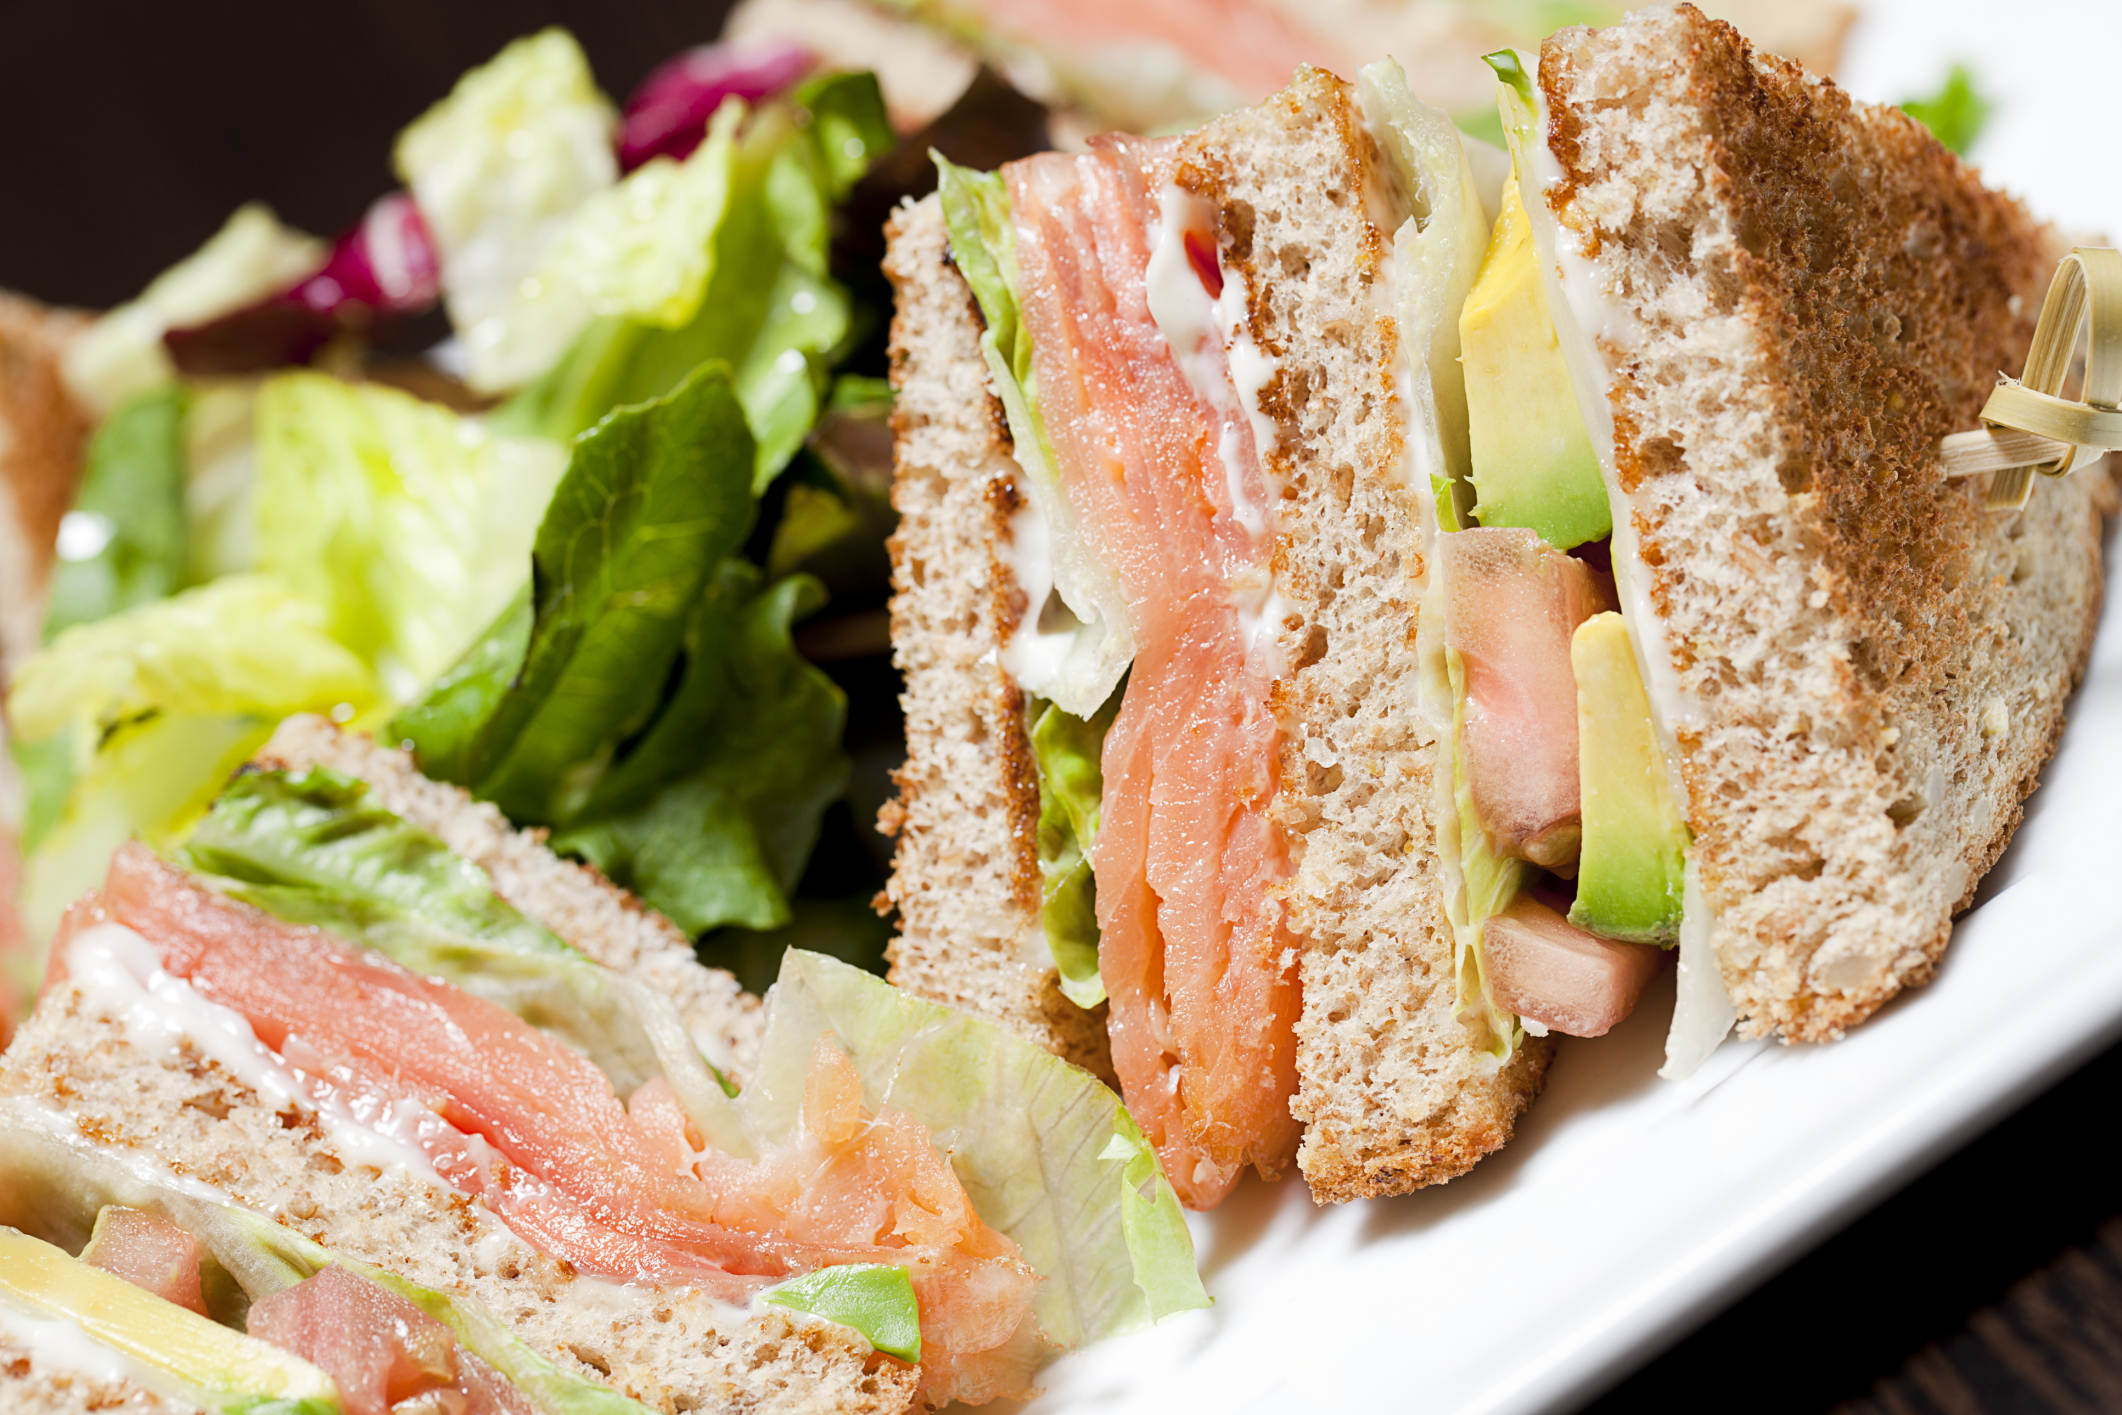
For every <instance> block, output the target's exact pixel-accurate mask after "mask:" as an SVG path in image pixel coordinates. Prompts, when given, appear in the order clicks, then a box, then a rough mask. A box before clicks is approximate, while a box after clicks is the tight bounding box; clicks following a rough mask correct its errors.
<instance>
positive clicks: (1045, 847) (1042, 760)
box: [1026, 681, 1127, 1008]
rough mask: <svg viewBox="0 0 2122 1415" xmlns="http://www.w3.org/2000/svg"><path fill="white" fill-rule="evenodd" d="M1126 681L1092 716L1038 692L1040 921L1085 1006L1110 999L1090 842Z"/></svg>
mask: <svg viewBox="0 0 2122 1415" xmlns="http://www.w3.org/2000/svg"><path fill="white" fill-rule="evenodd" d="M1126 691H1127V689H1126V684H1125V682H1124V681H1123V683H1122V685H1121V686H1120V687H1118V688H1115V689H1113V695H1112V696H1111V697H1110V698H1107V699H1106V700H1105V705H1104V706H1103V707H1101V708H1099V709H1098V711H1097V712H1096V713H1095V714H1093V715H1092V716H1091V717H1090V718H1089V719H1088V720H1087V721H1086V720H1085V719H1083V718H1080V717H1075V716H1072V715H1071V714H1069V713H1066V712H1063V711H1062V710H1061V709H1060V708H1059V707H1057V706H1055V705H1054V704H1052V703H1042V702H1040V701H1039V700H1038V699H1037V698H1033V699H1032V700H1031V702H1030V704H1029V705H1028V706H1027V711H1026V716H1027V717H1029V718H1030V719H1031V724H1032V725H1031V747H1032V761H1033V764H1034V766H1035V767H1036V769H1037V771H1038V774H1039V876H1040V880H1041V884H1040V891H1039V924H1040V926H1041V928H1043V929H1044V930H1045V932H1046V946H1047V949H1048V950H1049V951H1050V952H1052V954H1053V955H1054V966H1055V968H1057V969H1058V970H1059V971H1060V974H1061V992H1062V995H1063V996H1065V997H1067V998H1068V1000H1069V1001H1070V1002H1073V1003H1075V1004H1076V1006H1078V1007H1082V1008H1091V1007H1096V1006H1097V1005H1098V1004H1099V1003H1101V1002H1103V1001H1105V982H1104V980H1103V979H1102V978H1100V977H1099V975H1098V886H1097V882H1096V880H1095V879H1094V878H1093V877H1092V874H1091V865H1090V851H1091V846H1092V845H1094V844H1096V843H1097V840H1098V813H1099V807H1100V806H1101V805H1102V804H1103V802H1104V799H1105V772H1104V769H1103V767H1102V766H1101V764H1100V763H1101V758H1102V756H1103V753H1104V750H1105V734H1106V732H1107V731H1108V730H1110V729H1111V727H1112V725H1113V719H1114V718H1115V717H1116V716H1118V715H1119V712H1120V700H1121V697H1122V695H1123V694H1125V692H1126Z"/></svg>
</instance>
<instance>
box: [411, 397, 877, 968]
mask: <svg viewBox="0 0 2122 1415" xmlns="http://www.w3.org/2000/svg"><path fill="white" fill-rule="evenodd" d="M751 468H752V455H751V443H750V440H749V436H748V433H747V431H746V428H745V424H744V418H743V413H742V411H741V409H740V408H739V407H738V405H737V402H736V398H735V394H734V390H733V388H732V385H731V380H730V376H729V372H728V369H727V367H726V366H724V365H720V364H709V365H706V366H703V368H702V369H700V370H699V371H697V372H696V373H695V374H694V375H693V377H692V378H691V379H689V380H688V381H687V382H686V383H685V384H683V385H682V386H681V387H680V388H679V389H678V390H677V391H676V392H674V393H672V394H670V395H669V396H668V397H666V398H663V399H659V400H657V401H656V402H653V403H648V404H644V405H641V406H639V407H635V408H629V409H624V410H621V411H620V412H618V413H615V414H613V415H612V416H611V417H610V418H608V419H606V420H605V421H604V422H603V423H601V424H599V425H598V427H597V428H596V429H595V430H593V431H592V432H590V433H588V434H587V435H585V436H584V437H583V438H581V439H580V440H579V441H578V442H577V443H576V445H575V455H574V461H573V463H572V465H571V466H570V468H569V471H568V474H567V477H566V480H565V481H564V482H563V484H562V486H561V489H560V491H559V493H558V494H557V495H556V496H555V497H554V500H553V505H552V508H551V510H550V511H549V512H548V514H547V517H546V520H545V524H544V525H543V526H542V527H541V528H540V530H539V533H538V541H537V548H536V550H535V551H534V554H533V563H534V576H533V581H534V586H535V593H534V594H533V595H531V596H526V597H522V598H519V599H518V601H517V602H516V603H515V604H513V605H512V606H510V608H509V609H508V610H507V611H505V612H504V613H503V615H502V617H501V618H500V619H499V620H497V621H496V622H495V624H494V625H493V627H492V628H491V629H490V630H489V631H488V633H487V634H486V635H485V636H484V637H483V638H482V639H481V640H480V641H479V642H478V643H477V644H475V645H474V646H473V648H472V650H471V651H470V652H469V653H468V654H467V655H466V656H465V657H464V658H463V659H462V660H461V661H460V662H459V664H458V665H457V666H456V667H455V668H454V669H452V670H451V671H450V672H449V673H447V674H445V675H443V677H442V678H441V680H440V681H439V682H438V683H437V684H436V686H435V688H434V689H433V691H432V692H430V694H429V695H428V697H427V699H426V700H425V701H423V702H422V703H421V704H420V705H419V706H418V707H416V708H414V709H412V710H410V711H407V712H405V713H402V714H400V716H399V717H398V718H397V720H396V721H395V722H394V723H393V725H392V729H391V731H392V735H393V736H395V737H397V738H400V739H402V740H404V741H406V742H409V743H411V744H412V747H413V749H414V750H415V751H417V752H418V754H419V756H420V761H421V765H422V769H423V770H425V771H427V772H428V773H429V774H430V775H435V776H439V777H441V778H443V779H446V780H454V781H457V782H459V783H460V784H463V785H467V786H469V787H470V788H471V789H472V790H473V791H474V792H475V793H476V794H478V795H480V796H483V797H485V798H487V799H489V800H492V801H494V802H495V803H496V804H497V805H499V806H500V807H501V808H502V809H503V810H504V811H506V812H507V813H508V814H509V815H510V816H511V817H513V818H515V819H517V820H519V821H531V822H536V823H538V824H543V825H548V826H553V827H557V828H558V829H559V833H558V834H557V835H556V836H555V838H554V841H553V843H554V845H555V847H556V848H558V849H562V850H565V851H569V852H572V853H576V854H579V855H581V856H583V857H584V858H587V859H589V860H590V861H592V862H593V863H595V864H596V865H598V866H599V867H600V868H601V869H603V870H604V871H605V872H606V873H607V874H608V875H610V876H611V877H612V878H613V879H614V880H616V881H618V882H619V883H620V884H622V885H625V886H627V887H629V888H631V889H633V890H634V891H635V892H636V893H637V894H639V895H641V896H642V897H643V898H644V899H646V900H647V901H648V902H649V903H651V904H653V905H654V906H655V907H657V908H658V909H661V910H663V911H664V912H665V913H666V914H668V915H670V917H671V918H672V919H674V920H675V921H676V922H677V923H678V924H679V925H680V926H681V927H683V928H685V929H687V930H689V931H693V932H699V931H702V930H705V929H710V928H715V927H719V926H721V925H724V924H742V925H747V926H750V927H753V928H758V929H772V928H777V927H779V926H781V925H784V924H786V923H787V922H788V921H789V917H790V915H789V904H788V897H787V896H788V892H789V891H790V890H791V889H793V888H794V887H795V883H796V880H797V878H798V877H799V876H800V875H801V874H802V871H803V865H804V862H805V860H806V859H807V858H808V856H809V854H810V849H811V846H812V845H813V844H814V843H815V841H816V839H817V835H818V828H819V822H820V819H821V818H822V816H823V814H824V811H825V808H826V807H827V806H828V805H829V804H831V802H832V801H834V800H835V799H837V798H838V796H839V795H840V792H841V790H842V789H843V787H844V785H845V781H846V773H847V764H846V758H845V757H844V756H843V755H842V754H841V752H840V746H839V743H840V730H841V725H842V721H843V719H844V717H845V713H846V701H845V698H844V697H843V696H842V694H841V692H840V690H839V689H838V688H837V687H835V686H834V684H833V683H832V680H831V679H829V678H827V677H826V676H825V675H824V674H823V673H822V672H820V671H819V670H818V669H816V668H814V667H812V666H811V665H810V664H808V663H806V662H805V661H804V660H803V659H802V658H801V657H799V656H798V655H797V654H796V652H795V650H794V647H793V646H792V644H791V642H790V639H789V627H790V625H791V624H792V623H793V622H794V621H795V620H796V619H798V618H800V617H802V616H803V615H805V614H808V613H810V612H812V611H814V610H815V609H816V608H817V607H818V606H819V605H820V604H822V603H823V601H824V593H823V590H822V589H821V588H820V586H819V585H818V583H817V581H815V580H813V579H811V578H810V577H808V576H801V575H799V576H791V577H789V578H787V579H785V580H783V581H781V582H780V583H778V584H776V585H774V586H772V587H771V588H769V589H767V590H765V591H764V592H763V593H762V592H761V591H760V588H759V572H758V571H757V570H756V569H754V568H753V567H752V566H750V565H748V564H745V563H744V562H743V561H741V560H737V559H734V558H732V553H733V552H734V551H735V549H736V548H737V545H738V544H739V543H740V542H741V541H742V539H743V537H744V535H745V534H746V532H747V531H748V529H749V527H750V524H751V518H752V512H753V506H752V499H751Z"/></svg>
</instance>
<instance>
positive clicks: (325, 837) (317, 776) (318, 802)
mask: <svg viewBox="0 0 2122 1415" xmlns="http://www.w3.org/2000/svg"><path fill="white" fill-rule="evenodd" d="M173 853H174V854H175V857H176V858H177V859H178V860H179V861H180V862H181V863H183V864H185V865H187V866H188V867H190V868H192V869H194V870H198V871H200V872H202V873H205V874H208V875H213V876H216V877H218V882H219V883H220V884H221V887H222V888H223V889H225V890H226V892H227V893H229V894H231V895H232V896H234V897H236V898H238V899H243V900H246V901H247V902H249V903H252V904H255V905H257V906H259V907H260V908H262V909H264V910H266V911H267V912H268V913H271V914H274V915H277V916H278V917H280V918H283V919H287V920H289V921H291V922H295V923H304V924H316V925H319V926H321V927H323V928H327V929H330V930H332V931H333V932H334V933H337V934H340V935H342V936H343V937H346V938H349V939H352V940H354V941H355V942H357V943H361V944H365V945H366V946H368V947H370V948H374V949H376V950H377V951H379V952H381V953H383V954H385V955H387V956H389V957H390V958H393V959H395V960H396V961H397V962H399V963H401V964H403V965H404V966H405V967H407V968H409V969H411V970H412V971H413V972H416V973H419V974H422V975H423V976H431V977H440V978H444V979H447V980H448V981H450V982H452V983H455V984H456V985H457V986H459V987H461V988H463V989H464V990H465V991H467V992H470V993H473V994H475V995H477V996H479V997H483V998H485V999H486V1000H488V1001H489V1002H492V1003H495V1004H497V1005H498V1006H501V1007H504V1008H506V1009H508V1010H509V1011H510V1012H513V1013H515V1014H516V1015H517V1016H519V1017H521V1018H523V1019H524V1020H525V1021H527V1022H529V1023H531V1024H532V1025H534V1026H537V1027H540V1028H542V1029H544V1030H545V1031H547V1032H550V1033H552V1034H553V1035H555V1036H557V1037H559V1038H561V1039H562V1040H563V1041H566V1042H568V1043H569V1044H570V1045H572V1046H574V1047H575V1048H576V1049H577V1050H579V1051H581V1052H582V1053H583V1054H584V1055H586V1056H588V1057H589V1058H590V1060H591V1061H593V1062H595V1063H596V1064H597V1066H598V1067H599V1068H600V1069H602V1070H603V1072H604V1073H605V1075H606V1076H608V1077H609V1078H610V1079H611V1082H612V1087H613V1089H614V1090H616V1091H617V1092H618V1093H619V1094H620V1095H627V1094H630V1093H631V1092H632V1091H633V1090H634V1089H635V1088H637V1087H638V1086H640V1085H641V1083H642V1082H644V1081H647V1080H649V1079H650V1078H652V1077H655V1076H658V1075H661V1076H664V1077H665V1078H666V1079H668V1080H669V1081H670V1082H671V1085H672V1087H673V1089H675V1090H676V1091H677V1092H678V1094H679V1097H680V1099H681V1100H682V1101H684V1102H685V1105H686V1110H687V1112H688V1113H689V1114H691V1115H692V1117H693V1120H694V1123H695V1124H697V1125H698V1126H699V1127H700V1128H701V1130H702V1131H704V1132H705V1133H707V1134H709V1135H711V1136H714V1137H716V1139H717V1141H718V1143H721V1144H722V1145H723V1147H724V1148H725V1149H730V1150H731V1152H732V1153H739V1154H742V1153H748V1152H749V1151H748V1149H747V1147H746V1142H745V1141H744V1138H743V1133H744V1132H743V1129H742V1126H741V1124H739V1123H737V1122H736V1120H735V1112H734V1111H732V1110H731V1109H730V1107H729V1106H728V1105H727V1103H726V1102H727V1098H728V1095H729V1091H728V1089H727V1087H728V1083H727V1081H725V1080H724V1079H723V1077H722V1075H721V1073H719V1072H717V1071H715V1070H714V1068H713V1067H712V1066H710V1065H708V1063H707V1062H706V1061H704V1060H703V1059H701V1057H700V1056H699V1053H698V1051H697V1049H696V1048H695V1047H694V1046H693V1044H692V1042H691V1041H690V1039H688V1038H686V1037H685V1035H684V1030H683V1023H682V1022H681V1021H680V1020H679V1018H678V1014H677V1012H676V1009H675V1008H673V1007H672V1006H671V1004H670V1003H669V1001H668V1000H667V999H665V998H662V997H661V996H659V995H657V994H655V993H653V992H651V991H650V990H649V989H647V988H646V987H644V986H642V985H640V984H639V983H636V982H635V981H633V980H632V979H630V978H628V977H626V976H625V975H623V974H620V973H616V972H613V971H612V970H610V969H608V968H604V967H601V966H599V965H598V964H597V963H595V962H594V961H593V960H591V959H590V958H589V957H588V956H587V955H586V954H584V953H582V952H580V951H579V950H578V949H576V948H575V947H573V946H572V945H571V944H568V943H567V942H565V941H564V940H562V939H561V938H560V937H559V936H558V935H556V934H554V933H552V932H551V931H549V930H547V929H546V928H544V927H543V926H542V925H540V924H537V923H535V922H533V921H532V920H530V919H527V918H525V917H524V916H523V915H522V914H520V913H518V912H517V911H516V909H515V908H514V907H512V906H511V905H510V904H508V903H507V901H505V900H503V899H501V898H500V897H499V896H497V895H496V894H495V893H494V892H493V887H492V883H491V881H490V880H489V879H488V878H487V876H486V873H485V871H483V870H481V869H480V868H479V867H478V866H476V865H474V864H472V863H471V862H470V861H468V860H465V859H463V858H462V857H460V856H458V855H456V854H454V853H452V852H451V850H450V849H449V847H448V846H446V845H444V844H443V843H442V842H441V841H440V840H438V839H436V838H435V837H434V836H432V835H430V834H428V833H427V832H426V831H424V830H421V829H420V828H419V827H418V826H415V825H413V824H411V823H410V822H408V821H406V820H404V819H402V818H401V817H399V816H396V815H394V814H392V813H391V812H390V811H388V810H385V809H384V808H383V807H382V806H381V805H380V804H378V803H377V802H376V801H375V799H374V798H373V797H372V795H371V794H370V791H369V788H368V786H367V785H366V784H365V783H363V782H360V781H356V780H354V779H352V778H350V777H346V776H342V775H341V774H339V773H337V772H334V771H330V770H328V769H326V768H323V767H312V768H309V769H307V770H303V771H298V772H286V771H264V772H249V773H246V774H244V775H243V776H241V777H238V778H237V779H236V780H235V781H233V782H231V783H230V784H229V786H228V788H227V789H226V790H225V791H223V792H222V793H221V795H220V797H219V798H218V799H216V800H215V802H214V804H213V808H212V809H211V810H209V811H208V812H207V813H206V815H205V817H204V818H203V819H201V820H200V821H199V822H198V824H197V825H195V826H194V827H193V828H192V830H191V832H190V834H189V835H188V836H187V838H186V839H185V840H184V841H183V843H182V844H181V845H179V846H178V847H177V848H176V850H175V851H174V852H173Z"/></svg>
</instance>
